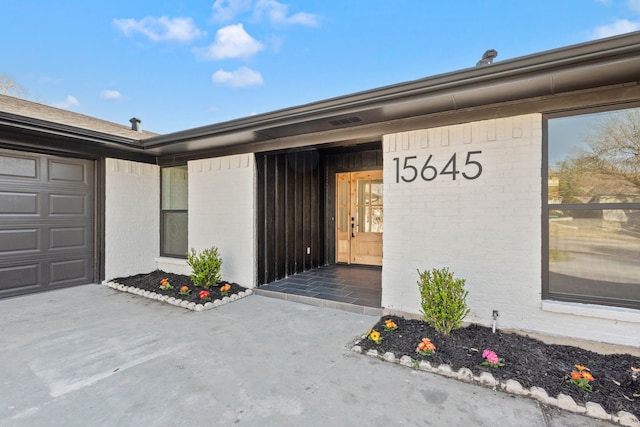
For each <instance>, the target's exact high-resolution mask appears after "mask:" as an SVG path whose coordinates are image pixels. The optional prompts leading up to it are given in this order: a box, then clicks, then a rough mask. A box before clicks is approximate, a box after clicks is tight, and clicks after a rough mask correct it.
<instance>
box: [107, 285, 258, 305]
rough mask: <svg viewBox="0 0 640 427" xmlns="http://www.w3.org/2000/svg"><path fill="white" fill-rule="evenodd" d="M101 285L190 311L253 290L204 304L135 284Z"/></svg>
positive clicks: (223, 302)
mask: <svg viewBox="0 0 640 427" xmlns="http://www.w3.org/2000/svg"><path fill="white" fill-rule="evenodd" d="M102 284H103V285H105V286H107V287H109V288H111V289H115V290H116V291H121V292H128V293H130V294H134V295H140V296H141V297H145V298H149V299H152V300H156V301H161V302H165V303H167V304H171V305H175V306H176V307H182V308H186V309H187V310H192V311H206V310H211V309H212V308H216V307H220V306H221V305H225V304H228V303H230V302H233V301H237V300H239V299H241V298H245V297H248V296H249V295H252V294H253V290H251V289H247V290H246V291H240V292H238V293H237V294H233V295H231V296H228V297H224V298H222V299H216V300H214V301H213V302H211V301H209V302H206V303H204V304H196V303H195V302H189V301H185V300H182V299H180V298H174V297H169V296H167V295H162V294H159V293H156V292H151V291H145V290H144V289H140V288H136V287H135V286H125V285H122V284H120V283H117V282H108V281H106V280H105V281H103V282H102Z"/></svg>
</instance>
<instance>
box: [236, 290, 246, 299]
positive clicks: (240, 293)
mask: <svg viewBox="0 0 640 427" xmlns="http://www.w3.org/2000/svg"><path fill="white" fill-rule="evenodd" d="M246 296H247V294H246V292H245V291H240V292H238V298H244V297H246Z"/></svg>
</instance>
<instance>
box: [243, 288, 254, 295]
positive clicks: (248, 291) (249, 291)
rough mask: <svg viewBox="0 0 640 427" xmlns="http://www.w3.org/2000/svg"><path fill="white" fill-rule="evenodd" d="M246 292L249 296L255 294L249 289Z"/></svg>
mask: <svg viewBox="0 0 640 427" xmlns="http://www.w3.org/2000/svg"><path fill="white" fill-rule="evenodd" d="M245 292H246V293H247V295H251V294H252V293H253V290H251V289H247V290H246V291H245Z"/></svg>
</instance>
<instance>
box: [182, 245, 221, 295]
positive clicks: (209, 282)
mask: <svg viewBox="0 0 640 427" xmlns="http://www.w3.org/2000/svg"><path fill="white" fill-rule="evenodd" d="M187 264H189V266H190V267H191V270H192V273H191V281H192V282H193V284H194V285H195V286H203V287H205V288H208V287H209V286H218V282H219V281H220V267H222V258H220V255H218V248H216V247H215V246H214V247H212V248H207V249H203V250H202V252H200V253H199V254H196V250H195V249H193V248H191V251H190V252H187Z"/></svg>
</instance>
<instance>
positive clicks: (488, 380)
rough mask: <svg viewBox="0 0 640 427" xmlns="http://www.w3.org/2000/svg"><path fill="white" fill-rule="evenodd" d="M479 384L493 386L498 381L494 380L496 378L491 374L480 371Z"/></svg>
mask: <svg viewBox="0 0 640 427" xmlns="http://www.w3.org/2000/svg"><path fill="white" fill-rule="evenodd" d="M480 384H482V385H486V386H489V387H495V386H496V385H498V381H496V379H495V378H493V375H491V374H490V373H489V372H482V373H480Z"/></svg>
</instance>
